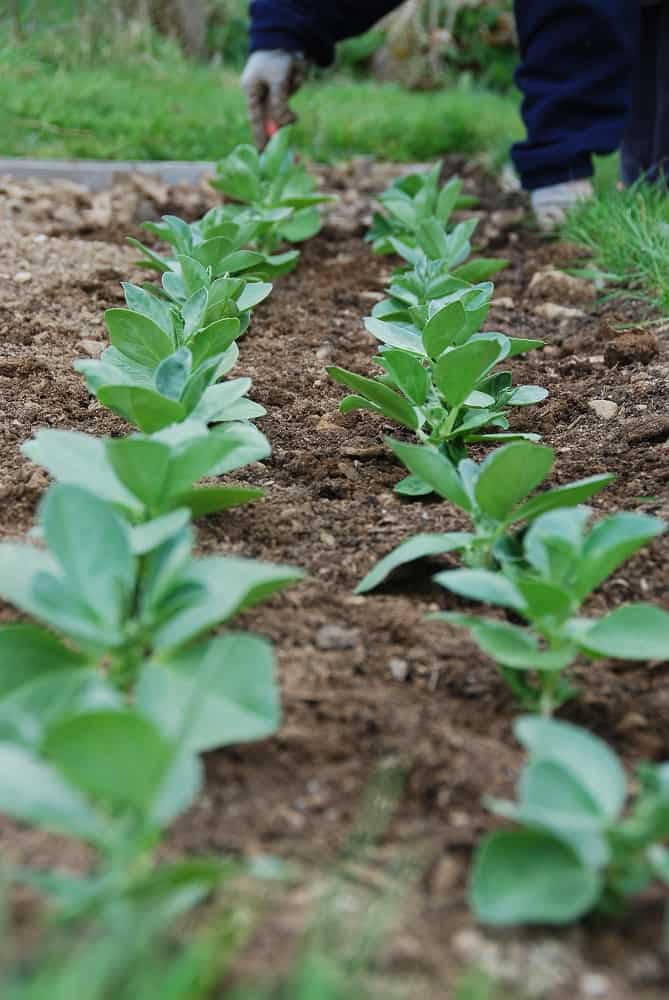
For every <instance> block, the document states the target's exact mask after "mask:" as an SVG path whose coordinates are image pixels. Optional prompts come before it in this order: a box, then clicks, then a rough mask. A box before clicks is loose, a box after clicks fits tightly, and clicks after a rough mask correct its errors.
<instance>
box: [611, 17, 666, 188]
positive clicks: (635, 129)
mask: <svg viewBox="0 0 669 1000" xmlns="http://www.w3.org/2000/svg"><path fill="white" fill-rule="evenodd" d="M665 14H666V8H665V7H664V6H662V7H660V6H658V5H654V6H647V5H645V6H642V8H641V32H640V40H639V49H638V52H637V58H636V60H635V67H634V73H633V77H632V90H631V94H632V105H631V110H630V114H629V118H628V120H627V127H626V128H625V135H624V137H623V143H622V146H621V149H620V168H621V174H622V178H623V181H624V182H625V184H633V183H634V181H636V180H638V179H639V177H642V176H644V175H648V172H649V171H650V170H651V168H652V166H653V164H654V163H655V162H656V150H655V146H656V130H657V126H659V124H660V122H659V116H658V110H659V108H658V99H659V100H660V101H661V100H662V97H661V94H660V90H659V88H660V86H661V81H662V78H663V75H664V77H665V80H669V76H668V74H669V66H666V67H662V66H660V65H659V62H658V55H659V50H660V49H662V48H663V49H664V50H665V51H664V52H663V55H664V56H665V58H666V57H667V56H669V51H668V50H667V49H668V44H669V43H668V42H667V41H665V42H664V44H663V40H662V39H661V37H660V34H659V32H660V29H661V27H663V25H662V23H661V22H662V21H665V22H666V21H667V18H666V17H665V16H664V15H665ZM664 27H665V28H666V24H665V25H664ZM664 103H665V104H666V102H664ZM665 114H666V112H665ZM661 131H662V130H661V128H660V133H661ZM658 138H660V143H661V135H660V136H659V137H658ZM666 152H667V151H666V150H665V155H666Z"/></svg>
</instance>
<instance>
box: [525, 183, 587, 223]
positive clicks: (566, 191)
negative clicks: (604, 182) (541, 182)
mask: <svg viewBox="0 0 669 1000" xmlns="http://www.w3.org/2000/svg"><path fill="white" fill-rule="evenodd" d="M594 193H595V192H594V189H593V186H592V183H591V182H590V181H589V180H579V181H564V182H563V183H562V184H551V185H550V187H542V188H537V189H536V191H533V192H532V194H531V195H530V198H531V201H532V209H533V211H534V215H535V218H536V220H537V222H538V224H539V229H541V230H543V232H544V233H550V232H552V231H553V230H554V229H555V228H556V227H557V226H559V225H561V224H562V223H563V222H564V221H565V219H566V218H567V212H568V211H569V209H570V208H573V207H574V205H577V204H578V202H579V201H587V200H588V198H592V197H593V195H594Z"/></svg>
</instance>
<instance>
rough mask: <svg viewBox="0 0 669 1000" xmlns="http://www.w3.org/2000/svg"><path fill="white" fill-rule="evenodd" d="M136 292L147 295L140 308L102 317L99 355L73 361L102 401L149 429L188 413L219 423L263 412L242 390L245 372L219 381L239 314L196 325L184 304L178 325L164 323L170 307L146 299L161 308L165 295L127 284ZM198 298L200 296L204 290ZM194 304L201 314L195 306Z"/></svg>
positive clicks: (229, 362)
mask: <svg viewBox="0 0 669 1000" xmlns="http://www.w3.org/2000/svg"><path fill="white" fill-rule="evenodd" d="M219 280H221V281H224V280H228V279H219ZM133 287H134V286H133ZM249 287H253V286H249ZM136 292H142V293H143V294H144V295H146V299H141V305H142V307H143V308H144V309H145V312H144V313H142V312H139V311H137V310H133V309H108V310H107V312H106V313H105V321H106V324H107V329H108V331H109V336H110V339H111V343H112V346H111V347H109V348H107V349H106V350H105V351H104V352H103V354H102V356H101V358H100V360H90V361H89V360H79V361H75V364H74V367H75V368H76V369H77V371H79V372H81V373H82V374H83V375H84V376H85V378H86V384H87V386H88V388H89V390H90V391H91V392H92V393H93V394H94V395H95V396H97V398H98V399H99V401H100V402H101V403H103V404H104V405H105V406H108V407H109V408H110V409H111V410H114V412H115V413H118V414H119V415H120V416H122V417H123V418H124V419H125V420H127V421H128V422H129V423H131V424H135V426H137V427H139V429H140V430H141V431H144V432H145V433H147V434H151V433H153V432H155V431H160V430H162V429H163V428H165V427H168V426H169V425H170V424H173V423H178V422H180V421H182V420H185V419H186V418H187V417H191V418H192V419H194V420H199V421H202V422H204V423H220V422H223V421H231V420H252V419H254V418H255V417H261V416H263V415H264V413H265V410H264V408H263V407H262V406H260V405H259V404H258V403H254V402H252V401H251V400H249V399H247V398H245V397H246V393H247V392H248V390H249V388H250V387H251V380H250V379H248V378H237V379H229V380H228V381H226V382H220V379H222V378H223V377H224V376H225V375H227V373H228V372H229V371H230V369H231V368H233V367H234V365H235V363H236V361H237V358H238V355H239V352H238V348H237V345H236V344H235V340H236V338H237V337H239V335H240V332H241V327H240V322H239V319H237V318H236V317H232V318H225V317H223V318H218V319H215V320H213V321H212V322H211V323H207V325H204V326H200V325H198V324H199V322H200V319H198V318H197V317H196V318H195V320H194V321H193V322H188V320H189V317H190V316H191V313H190V311H189V309H188V308H186V307H185V306H184V307H183V308H182V309H181V311H180V315H181V316H182V317H183V318H184V320H185V323H184V325H183V326H182V327H181V329H180V330H179V331H178V332H176V331H175V329H174V326H172V329H171V330H170V329H168V328H167V324H168V319H169V322H170V323H173V321H174V313H173V312H172V311H170V310H166V312H165V313H159V312H157V311H155V309H154V312H153V313H152V315H149V314H148V313H149V308H153V306H152V305H151V306H149V305H148V304H147V300H150V302H151V303H153V302H155V303H156V305H157V306H158V308H159V309H160V308H165V307H164V306H163V303H161V302H160V301H159V300H158V299H154V298H153V297H151V296H149V295H148V294H147V293H144V292H143V290H142V289H135V291H134V292H133V294H132V297H131V298H130V301H132V302H133V303H137V304H140V300H139V298H138V296H137V295H136ZM126 294H128V291H127V289H126ZM200 298H201V300H202V301H203V302H205V300H206V295H205V294H204V293H203V294H202V295H201V296H200ZM205 309H206V302H205ZM197 312H198V316H200V315H201V310H200V309H198V310H197ZM161 316H162V321H161ZM205 321H206V312H205ZM183 341H185V344H183ZM186 345H187V346H186Z"/></svg>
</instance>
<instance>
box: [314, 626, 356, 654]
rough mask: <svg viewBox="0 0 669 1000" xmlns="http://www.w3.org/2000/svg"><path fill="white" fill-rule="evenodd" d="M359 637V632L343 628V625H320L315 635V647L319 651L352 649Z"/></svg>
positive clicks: (354, 629)
mask: <svg viewBox="0 0 669 1000" xmlns="http://www.w3.org/2000/svg"><path fill="white" fill-rule="evenodd" d="M359 636H360V632H359V631H358V629H357V628H345V627H344V626H343V625H321V627H320V628H319V630H318V632H317V633H316V645H317V646H318V648H319V649H354V648H355V646H356V645H357V643H358V638H359Z"/></svg>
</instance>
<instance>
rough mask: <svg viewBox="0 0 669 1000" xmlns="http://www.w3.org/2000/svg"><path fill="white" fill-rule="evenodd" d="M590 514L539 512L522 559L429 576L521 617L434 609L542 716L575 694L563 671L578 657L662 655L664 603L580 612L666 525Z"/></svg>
mask: <svg viewBox="0 0 669 1000" xmlns="http://www.w3.org/2000/svg"><path fill="white" fill-rule="evenodd" d="M479 483H480V480H479ZM494 500H495V498H493V502H494ZM591 514H592V511H590V510H589V509H588V508H583V507H580V508H576V509H574V510H568V511H567V510H553V511H550V512H549V513H546V514H542V515H541V517H538V518H536V520H534V521H533V522H532V524H531V525H530V526H529V528H528V529H527V531H526V533H525V535H524V537H523V539H522V558H519V559H518V561H517V562H516V561H514V559H513V558H512V557H511V558H509V559H507V560H506V561H505V562H504V563H503V572H497V573H495V572H491V571H490V570H486V569H457V570H446V571H445V572H443V573H439V574H438V575H437V576H435V580H436V581H437V583H439V584H440V585H441V586H442V587H445V588H447V589H448V590H450V591H452V592H453V593H456V594H458V595H459V596H460V597H464V598H467V599H469V600H475V601H485V602H486V603H488V604H493V605H497V606H498V607H502V608H505V609H507V610H508V611H510V612H512V613H513V614H514V615H517V616H519V617H520V618H523V619H525V621H526V622H527V627H526V628H524V627H522V626H519V625H515V624H512V623H511V622H509V621H500V620H497V619H492V618H485V617H481V616H479V615H468V614H461V613H459V612H439V613H437V614H436V615H433V616H431V617H434V618H438V619H440V620H441V621H445V622H449V623H451V624H454V625H461V626H464V627H465V628H468V629H469V630H470V631H471V634H472V636H473V637H474V639H475V641H476V642H477V644H478V645H479V647H480V648H481V649H482V650H483V651H484V652H485V653H487V654H488V655H489V656H491V657H492V658H493V659H494V660H495V661H496V663H497V665H498V667H499V669H500V673H501V675H502V677H503V679H504V680H505V681H506V683H507V684H508V685H509V687H510V688H511V689H512V691H513V692H514V693H515V694H516V696H517V697H518V699H519V701H520V703H521V704H522V705H523V706H524V707H525V708H528V709H530V710H532V711H540V712H542V713H544V714H546V715H550V714H551V713H552V712H553V711H555V709H557V708H559V707H560V705H562V704H563V703H564V702H565V701H567V700H568V699H569V698H571V697H573V695H574V694H576V693H577V691H576V689H575V688H574V687H572V685H571V684H570V683H569V681H568V680H567V678H566V677H565V671H566V670H567V668H568V667H570V666H571V665H572V664H573V663H574V662H575V660H576V659H577V657H578V656H579V655H585V656H586V657H588V658H589V659H593V660H594V659H601V658H604V657H611V658H613V659H618V660H659V661H664V660H666V659H669V614H668V613H667V612H666V611H663V610H662V609H661V608H658V607H655V606H653V605H650V604H628V605H624V606H622V607H619V608H616V609H615V610H614V611H611V612H609V613H608V614H607V615H604V617H603V618H586V617H583V616H582V615H581V613H580V612H581V607H582V605H583V603H584V602H585V601H586V599H587V598H588V597H589V595H590V594H591V593H592V592H593V591H594V590H596V588H597V587H599V585H600V584H601V583H603V582H604V580H606V578H607V577H608V576H610V574H611V573H613V572H614V571H615V570H616V569H617V568H618V566H620V565H621V564H622V563H623V562H624V561H625V560H626V559H628V558H629V557H630V556H631V555H633V554H634V553H635V552H637V551H638V550H639V549H640V548H641V547H642V546H644V545H646V544H647V543H648V542H650V541H652V540H653V539H654V538H656V537H657V536H658V535H661V534H662V533H663V532H664V531H665V530H666V525H665V523H664V522H663V521H661V520H660V519H659V518H655V517H650V516H648V515H647V514H633V513H620V514H611V515H610V516H608V517H604V518H602V520H601V521H599V522H597V524H595V525H594V527H592V528H591V529H590V530H587V528H586V526H587V522H588V520H589V518H590V516H591Z"/></svg>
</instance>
